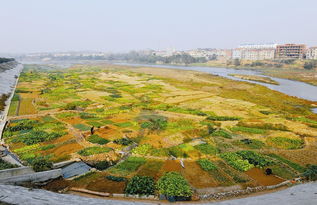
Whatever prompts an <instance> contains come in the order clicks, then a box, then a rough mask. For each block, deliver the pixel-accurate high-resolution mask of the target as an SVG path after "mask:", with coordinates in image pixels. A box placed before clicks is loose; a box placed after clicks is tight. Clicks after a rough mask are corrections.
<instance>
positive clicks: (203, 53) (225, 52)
mask: <svg viewBox="0 0 317 205" xmlns="http://www.w3.org/2000/svg"><path fill="white" fill-rule="evenodd" d="M186 53H187V54H189V55H191V56H193V57H196V58H201V57H204V58H206V59H211V58H213V57H214V56H216V57H217V58H225V59H230V58H231V57H232V51H231V50H230V49H212V48H199V49H194V50H189V51H187V52H186Z"/></svg>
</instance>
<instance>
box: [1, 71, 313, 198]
mask: <svg viewBox="0 0 317 205" xmlns="http://www.w3.org/2000/svg"><path fill="white" fill-rule="evenodd" d="M311 104H312V102H309V101H306V100H301V99H298V98H295V97H290V96H287V95H284V94H281V93H279V92H276V91H272V90H269V89H267V88H265V87H263V86H260V85H256V84H251V83H246V82H237V81H232V80H229V79H224V78H221V77H218V76H213V75H209V74H203V73H199V72H194V71H179V70H171V69H159V68H141V67H140V68H136V67H133V68H131V67H125V66H114V65H95V66H92V65H91V66H87V65H78V66H74V67H72V68H69V69H66V70H39V69H37V66H36V65H34V66H29V67H28V68H27V69H26V70H25V71H24V72H23V73H22V74H21V77H20V81H19V84H18V87H17V90H16V94H15V97H14V99H13V101H12V106H11V109H10V115H11V123H10V125H9V126H8V128H7V129H6V130H5V133H4V139H5V142H6V143H7V144H8V145H9V146H10V149H11V150H12V151H13V152H15V153H16V154H17V155H18V156H19V157H20V159H21V160H23V161H25V162H26V163H28V162H31V161H32V160H33V159H34V158H35V157H37V156H47V157H48V158H50V159H51V160H52V161H54V162H60V161H64V160H68V159H74V158H81V159H82V160H84V161H85V162H87V163H89V164H90V165H92V166H94V167H96V168H97V169H98V170H100V171H99V172H94V173H91V174H88V175H86V176H82V177H80V178H78V179H76V180H71V181H64V180H59V181H55V182H53V183H51V184H49V185H47V187H46V188H47V189H51V190H58V189H62V188H65V187H66V186H73V187H80V188H86V189H90V190H93V191H101V192H111V193H113V192H115V193H123V192H124V190H125V187H126V183H127V179H130V178H131V177H133V176H134V175H141V176H150V177H153V179H154V180H155V181H156V180H158V179H160V178H161V177H162V176H163V175H164V173H165V172H169V171H175V172H179V173H180V174H181V175H182V176H183V177H184V178H185V179H186V180H187V181H188V182H189V184H190V185H191V187H192V188H194V189H195V190H196V191H197V192H200V191H201V192H202V191H206V190H212V189H213V188H215V187H227V186H234V185H238V186H240V187H248V186H259V185H273V184H278V183H280V182H282V181H284V180H286V179H292V178H294V177H296V176H298V175H299V174H300V173H302V172H303V170H304V167H305V166H306V164H317V141H316V136H317V115H316V114H313V113H312V112H311V111H310V106H311ZM126 155H127V156H128V157H127V158H126V159H125V160H121V158H122V157H123V156H126ZM118 161H119V163H117V162H118ZM116 163H117V164H116ZM109 165H114V166H111V167H110V168H107V167H108V166H109ZM106 168H107V169H106ZM266 168H271V169H272V171H273V175H265V174H264V171H265V169H266Z"/></svg>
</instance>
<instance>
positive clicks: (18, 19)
mask: <svg viewBox="0 0 317 205" xmlns="http://www.w3.org/2000/svg"><path fill="white" fill-rule="evenodd" d="M315 8H317V1H314V0H302V1H297V0H265V1H264V0H262V1H260V0H258V1H255V0H240V1H236V0H223V1H216V2H215V1H209V0H173V1H168V0H160V1H146V0H134V1H130V0H116V1H114V0H106V1H103V0H90V1H87V0H68V1H64V0H54V1H53V0H51V1H49V0H47V1H43V0H28V1H24V0H10V1H3V2H1V7H0V25H1V32H0V53H34V52H62V51H102V52H127V51H130V50H145V49H154V50H165V49H176V50H189V49H195V48H227V49H229V48H236V47H238V46H239V45H240V44H264V43H277V44H284V43H301V44H306V45H307V46H317V38H316V36H317V28H316V27H315V26H314V25H315V24H316V22H315V21H316V18H315Z"/></svg>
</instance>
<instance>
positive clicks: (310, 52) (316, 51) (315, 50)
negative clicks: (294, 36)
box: [306, 47, 317, 60]
mask: <svg viewBox="0 0 317 205" xmlns="http://www.w3.org/2000/svg"><path fill="white" fill-rule="evenodd" d="M306 59H310V60H317V47H311V48H309V49H307V51H306Z"/></svg>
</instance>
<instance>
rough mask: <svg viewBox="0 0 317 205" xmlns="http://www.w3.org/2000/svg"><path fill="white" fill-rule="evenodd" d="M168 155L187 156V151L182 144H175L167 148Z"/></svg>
mask: <svg viewBox="0 0 317 205" xmlns="http://www.w3.org/2000/svg"><path fill="white" fill-rule="evenodd" d="M167 153H168V155H172V156H174V157H184V158H187V157H188V155H187V153H186V152H185V151H184V150H183V149H182V148H181V147H180V146H173V147H169V148H168V149H167Z"/></svg>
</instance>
